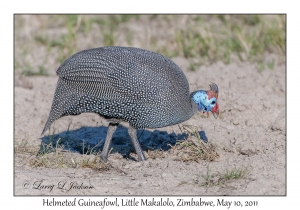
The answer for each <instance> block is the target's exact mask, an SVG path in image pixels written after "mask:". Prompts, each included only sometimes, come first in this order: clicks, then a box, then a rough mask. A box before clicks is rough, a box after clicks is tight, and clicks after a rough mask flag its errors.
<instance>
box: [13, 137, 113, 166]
mask: <svg viewBox="0 0 300 210" xmlns="http://www.w3.org/2000/svg"><path fill="white" fill-rule="evenodd" d="M15 156H16V157H26V158H27V160H28V162H27V163H28V164H29V165H30V166H32V167H45V168H91V169H94V170H97V171H108V170H110V169H111V165H110V164H109V163H103V162H101V161H100V158H99V154H98V153H96V154H93V152H92V151H91V150H89V151H88V152H86V153H85V154H78V153H75V152H71V151H69V150H65V149H64V146H63V145H62V144H59V141H58V142H56V144H53V142H50V143H49V144H45V143H41V145H40V146H37V145H36V146H32V145H28V141H26V140H23V141H21V142H20V143H17V144H16V145H15Z"/></svg>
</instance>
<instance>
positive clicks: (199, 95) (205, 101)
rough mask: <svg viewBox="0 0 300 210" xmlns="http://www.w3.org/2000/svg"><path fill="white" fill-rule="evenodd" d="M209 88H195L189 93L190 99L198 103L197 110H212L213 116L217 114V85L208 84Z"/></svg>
mask: <svg viewBox="0 0 300 210" xmlns="http://www.w3.org/2000/svg"><path fill="white" fill-rule="evenodd" d="M209 86H210V90H197V91H195V92H193V93H192V94H191V98H192V100H193V101H194V102H195V103H196V104H197V105H198V110H199V111H203V112H204V113H205V112H207V114H208V112H212V113H213V115H214V117H215V118H217V117H218V116H219V104H218V101H217V99H218V94H219V90H218V86H217V85H216V84H214V83H212V84H210V85H209Z"/></svg>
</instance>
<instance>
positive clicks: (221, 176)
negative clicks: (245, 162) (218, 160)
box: [196, 165, 247, 187]
mask: <svg viewBox="0 0 300 210" xmlns="http://www.w3.org/2000/svg"><path fill="white" fill-rule="evenodd" d="M246 175H247V169H245V168H243V167H241V168H233V169H231V170H227V171H225V172H223V173H220V172H216V173H212V172H211V170H210V168H209V165H208V166H207V173H206V175H205V176H202V179H204V181H202V182H200V181H199V177H197V178H196V182H197V183H199V184H200V186H202V187H212V186H220V185H225V184H227V183H229V182H231V181H234V180H238V179H242V178H245V177H246Z"/></svg>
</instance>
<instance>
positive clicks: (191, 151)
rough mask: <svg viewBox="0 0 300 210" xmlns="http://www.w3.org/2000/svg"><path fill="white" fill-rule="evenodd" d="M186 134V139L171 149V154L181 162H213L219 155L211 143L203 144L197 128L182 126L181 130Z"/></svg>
mask: <svg viewBox="0 0 300 210" xmlns="http://www.w3.org/2000/svg"><path fill="white" fill-rule="evenodd" d="M179 128H180V129H181V131H182V132H183V130H184V131H185V132H187V133H188V138H187V139H186V140H184V141H180V142H178V143H177V144H176V145H175V146H174V147H172V150H171V151H172V152H173V153H175V154H176V155H177V157H179V158H180V160H182V161H196V162H199V161H200V160H207V161H215V160H216V159H218V157H219V154H218V153H217V152H216V147H215V146H214V145H213V144H212V143H209V142H208V143H204V142H203V140H202V139H201V137H200V135H199V132H198V130H199V128H197V127H196V126H192V125H183V126H182V128H181V127H179Z"/></svg>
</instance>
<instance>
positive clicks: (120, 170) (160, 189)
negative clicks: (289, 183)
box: [14, 57, 286, 195]
mask: <svg viewBox="0 0 300 210" xmlns="http://www.w3.org/2000/svg"><path fill="white" fill-rule="evenodd" d="M173 60H174V61H175V62H176V63H177V64H178V65H179V66H180V67H181V68H182V69H183V71H184V72H185V74H186V76H187V78H188V80H189V83H190V87H191V90H195V89H207V88H208V84H209V82H215V83H216V84H217V85H218V86H219V91H220V93H219V105H220V117H219V118H218V119H214V118H213V117H212V116H211V117H209V118H203V117H201V115H200V114H197V115H195V116H193V117H192V118H191V119H190V120H188V121H186V122H184V123H182V124H181V125H185V124H187V125H194V126H197V127H198V128H199V131H204V132H205V135H206V137H207V139H208V142H209V143H211V144H213V145H214V146H215V147H216V151H217V152H218V154H219V158H217V159H216V160H214V161H205V160H199V161H185V162H184V161H182V160H180V158H178V157H177V156H178V155H176V154H174V153H172V149H171V148H170V146H168V144H171V145H174V144H175V142H176V140H184V138H185V137H186V135H184V134H182V132H181V130H180V129H179V127H178V126H177V125H175V126H169V127H165V128H161V129H158V130H146V131H145V132H144V134H143V136H142V140H141V144H142V147H143V149H145V148H149V147H151V148H153V150H152V151H157V156H155V155H153V154H152V155H150V153H148V152H147V149H145V151H144V152H145V155H146V157H148V159H147V161H145V162H143V163H141V162H136V161H135V160H134V158H128V156H127V158H126V156H124V154H123V150H124V151H125V153H126V151H127V152H128V151H129V152H134V150H132V146H131V143H130V140H129V136H128V135H127V124H126V123H124V124H123V125H122V126H120V127H119V129H118V130H117V132H116V133H115V135H114V137H113V145H112V146H113V147H114V148H118V149H117V150H116V151H113V152H112V153H111V154H110V156H109V160H110V165H111V166H110V169H109V170H107V171H105V170H102V171H99V170H94V169H91V168H82V167H79V168H69V167H61V168H60V167H57V168H46V167H33V165H32V164H30V161H29V160H30V159H31V158H34V157H32V155H28V154H27V155H26V154H25V153H24V154H23V153H20V152H15V169H14V176H15V177H14V178H15V182H14V183H15V190H14V193H15V195H286V129H285V124H286V120H285V116H286V115H285V113H286V112H285V107H286V104H285V95H286V89H285V87H286V84H285V77H286V69H285V66H283V65H278V64H275V67H274V69H273V70H269V69H267V70H265V71H263V72H262V73H259V72H258V71H257V69H256V68H255V66H254V65H253V64H249V63H240V64H230V65H224V64H222V63H216V64H213V65H211V66H201V67H200V68H199V69H198V70H197V71H195V72H191V71H187V70H185V69H187V67H188V62H187V61H186V60H185V59H184V58H180V57H178V58H174V59H173ZM56 82H57V77H56V76H55V75H50V76H47V77H44V76H36V77H21V76H16V77H15V116H14V117H15V145H18V144H20V143H21V142H22V141H27V142H28V145H29V146H32V148H35V147H37V146H39V145H40V144H41V142H42V141H46V140H47V139H48V138H49V132H48V131H47V132H46V134H45V136H40V134H41V131H42V129H43V127H44V124H45V122H46V120H47V117H48V114H49V111H50V107H51V103H52V99H53V94H54V90H55V86H56ZM107 125H108V123H107V122H106V121H105V120H104V119H101V118H100V117H99V116H98V115H96V114H92V113H86V114H81V115H79V116H70V117H64V118H62V119H59V120H57V121H56V122H55V123H54V124H53V126H52V128H51V131H50V132H52V131H53V129H54V133H55V134H57V135H58V137H59V136H61V137H62V136H65V135H66V131H67V130H68V129H69V133H68V139H67V142H69V143H70V144H71V143H73V144H72V145H71V146H70V149H72V152H70V153H69V154H70V155H71V156H74V157H75V156H78V157H79V158H80V155H81V154H79V153H78V152H80V151H79V149H76V147H75V146H74V145H76V144H80V143H81V142H82V141H84V142H86V143H87V144H90V145H95V144H97V143H98V142H100V148H99V149H100V150H101V146H102V145H103V139H104V138H105V135H106V132H107ZM74 142H75V143H74ZM28 145H27V146H28ZM120 148H123V149H120ZM36 152H38V151H36ZM158 154H159V155H158ZM134 155H135V154H133V153H131V156H133V157H134ZM234 168H245V169H247V170H246V171H247V172H246V174H245V176H244V177H243V178H241V179H237V180H232V181H229V182H226V184H222V185H216V186H209V187H207V186H206V187H205V186H201V183H203V181H204V178H203V177H205V176H206V175H207V174H208V172H209V173H211V174H217V173H223V172H226V171H230V170H232V169H234ZM72 183H73V188H71V189H70V187H71V186H72ZM51 186H52V187H51ZM74 186H77V188H76V187H74ZM79 186H81V188H85V189H79V188H80V187H79ZM83 186H85V187H83ZM35 188H39V189H35Z"/></svg>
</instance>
